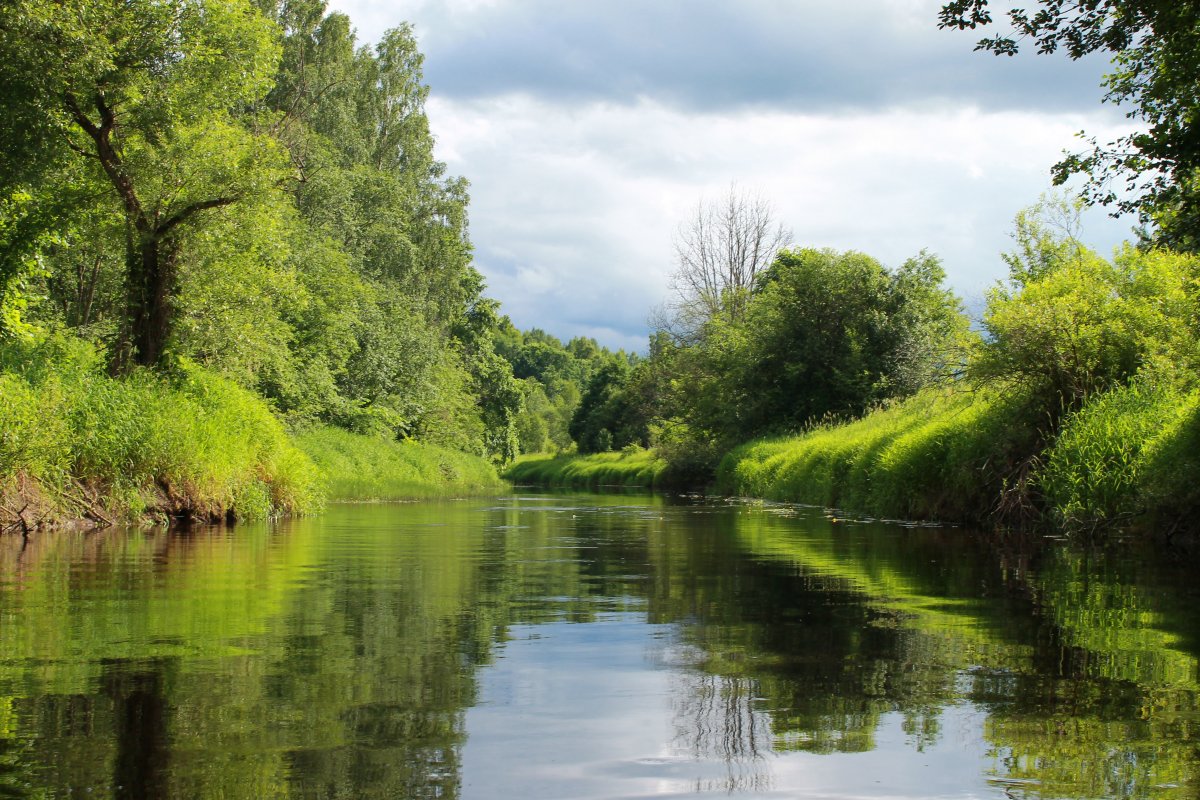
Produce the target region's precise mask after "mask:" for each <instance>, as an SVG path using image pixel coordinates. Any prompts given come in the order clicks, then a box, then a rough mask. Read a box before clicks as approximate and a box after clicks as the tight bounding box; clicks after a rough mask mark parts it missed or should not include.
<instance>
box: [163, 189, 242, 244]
mask: <svg viewBox="0 0 1200 800" xmlns="http://www.w3.org/2000/svg"><path fill="white" fill-rule="evenodd" d="M238 199H239V198H238V197H236V196H233V197H214V198H212V199H211V200H201V201H199V202H196V203H192V204H191V205H188V206H186V207H184V208H183V209H181V210H180V211H178V212H177V213H175V214H173V215H171V217H170V218H169V219H167V221H166V222H164V223H163V224H161V225H159V226H158V228H157V230H156V231H155V235H156V236H157V238H159V239H161V238H163V237H164V236H166V235H167V234H168V233H169V232H170V231H171V229H173V228H175V227H176V226H177V225H179V224H180V223H183V222H186V221H187V219H188V217H191V216H193V215H195V214H197V213H199V212H201V211H204V210H206V209H209V208H220V207H221V206H227V205H231V204H233V203H236V202H237V201H238Z"/></svg>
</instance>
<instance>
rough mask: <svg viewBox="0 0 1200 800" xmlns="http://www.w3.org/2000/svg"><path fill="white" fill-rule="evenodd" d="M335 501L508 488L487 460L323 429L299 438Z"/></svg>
mask: <svg viewBox="0 0 1200 800" xmlns="http://www.w3.org/2000/svg"><path fill="white" fill-rule="evenodd" d="M296 441H297V444H299V446H300V448H301V449H302V450H304V451H305V452H306V453H307V454H308V455H309V457H311V458H312V460H313V461H314V462H315V463H316V464H317V466H318V468H319V469H320V470H321V472H322V473H323V474H324V476H325V479H326V481H327V486H328V491H329V497H330V498H331V499H333V500H413V499H421V498H433V497H461V496H464V495H481V494H495V493H497V492H501V491H503V490H504V489H506V488H507V484H506V483H504V481H502V480H500V478H499V477H498V476H497V474H496V469H495V468H494V467H493V466H492V465H491V463H490V462H488V461H487V460H486V459H483V458H480V457H479V456H474V455H470V454H467V453H460V452H456V451H454V450H447V449H445V448H441V447H436V446H434V445H429V444H421V443H418V442H397V441H393V440H389V439H383V438H380V437H376V436H363V435H360V434H355V433H350V432H348V431H345V430H342V429H340V428H332V427H320V428H314V429H312V430H310V431H307V432H305V433H303V434H301V435H299V436H298V437H297V438H296Z"/></svg>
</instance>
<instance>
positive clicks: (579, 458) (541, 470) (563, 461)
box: [504, 448, 667, 489]
mask: <svg viewBox="0 0 1200 800" xmlns="http://www.w3.org/2000/svg"><path fill="white" fill-rule="evenodd" d="M666 469H667V462H666V461H665V460H663V459H661V458H659V457H658V456H656V455H655V454H654V452H653V451H650V450H642V449H640V448H628V449H626V450H623V451H621V452H615V453H594V454H592V455H586V456H584V455H570V456H544V455H529V456H523V457H521V458H519V459H517V461H516V462H515V463H513V464H512V465H511V466H510V467H509V468H508V469H507V470H505V472H504V477H505V478H507V479H508V480H510V481H512V482H513V483H516V484H526V485H532V486H546V487H552V488H569V489H597V488H600V487H604V486H625V487H631V488H642V489H653V488H657V487H660V486H661V485H662V484H663V480H664V475H665V472H666Z"/></svg>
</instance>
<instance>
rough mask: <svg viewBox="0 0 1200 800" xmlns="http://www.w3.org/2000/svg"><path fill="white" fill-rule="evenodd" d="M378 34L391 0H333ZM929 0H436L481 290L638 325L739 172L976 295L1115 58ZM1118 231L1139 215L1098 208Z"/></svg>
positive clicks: (579, 329)
mask: <svg viewBox="0 0 1200 800" xmlns="http://www.w3.org/2000/svg"><path fill="white" fill-rule="evenodd" d="M332 5H333V7H334V8H338V9H341V10H344V11H346V12H347V13H349V15H350V17H351V20H352V21H353V23H354V24H355V25H356V27H357V28H358V30H359V31H360V34H361V38H362V39H364V40H367V41H370V40H373V39H376V38H378V35H379V34H380V33H381V32H382V31H383V30H384V29H385V28H387V27H391V26H394V25H396V24H398V23H399V22H400V21H401V20H400V19H399V18H398V16H397V12H396V10H395V6H394V4H393V3H392V2H391V0H334V3H333V4H332ZM939 5H940V3H938V2H936V1H933V2H931V1H930V0H875V2H870V3H865V2H860V3H829V2H815V0H809V1H801V0H797V1H796V2H788V3H781V2H774V1H772V0H739V2H737V3H730V2H725V1H724V0H722V1H721V2H717V0H656V2H652V3H645V2H643V1H642V0H605V2H591V3H583V2H578V3H560V2H551V0H521V2H515V1H514V0H436V2H435V0H426V1H425V2H416V3H415V4H414V5H411V6H407V7H406V8H405V9H404V12H403V13H404V14H405V15H406V16H407V19H408V20H410V21H412V22H413V23H414V25H415V29H416V32H417V36H418V39H419V42H420V46H421V48H422V51H423V52H424V53H425V54H426V56H427V59H426V78H427V81H428V83H429V84H430V87H431V95H430V101H429V103H428V112H429V117H430V122H431V126H432V129H433V131H434V134H435V136H436V137H437V149H436V152H437V155H438V157H439V158H441V159H443V160H445V161H446V162H447V163H448V165H449V168H450V171H451V172H452V173H454V174H459V175H463V176H465V177H467V178H468V179H469V180H470V181H471V185H472V188H471V198H472V199H471V209H470V211H471V237H472V241H473V242H474V244H475V255H476V265H477V266H478V267H479V268H480V270H481V271H482V272H483V273H484V275H485V277H486V278H487V281H488V292H489V294H490V295H491V296H493V297H495V298H497V299H498V300H500V301H501V303H502V306H503V310H504V312H505V313H507V314H509V315H510V316H511V317H512V319H513V321H514V322H515V323H516V324H517V325H518V327H521V328H530V327H541V328H543V329H546V330H548V331H549V332H551V333H553V334H555V335H557V336H559V337H562V338H569V337H571V336H576V335H587V336H594V337H596V338H597V339H599V340H600V341H601V342H603V343H605V344H608V345H609V346H613V347H626V348H627V349H628V348H632V349H641V348H643V347H644V346H645V336H646V333H647V324H646V320H647V317H648V315H649V313H650V311H651V309H652V308H653V307H654V306H656V305H658V304H660V303H662V302H663V301H664V300H665V299H666V298H667V291H668V288H667V287H668V279H669V275H670V272H671V270H672V268H673V263H672V246H671V237H672V234H673V233H674V231H675V230H676V228H677V226H678V224H679V222H680V221H681V220H682V219H683V218H684V217H685V216H686V215H687V213H688V211H689V210H691V209H692V208H694V206H695V204H696V202H697V201H698V200H699V199H700V198H701V197H702V196H705V195H707V196H710V197H711V196H716V195H719V194H720V193H722V192H724V191H726V190H727V188H728V186H729V184H730V183H731V182H737V183H738V184H740V185H741V186H743V187H745V188H748V189H753V190H756V191H758V192H760V193H761V194H762V195H764V196H765V197H767V198H768V199H770V200H771V201H772V202H773V203H774V205H775V208H776V211H777V214H778V217H779V218H780V220H781V221H782V222H783V223H784V224H785V225H787V226H789V227H791V228H792V229H793V230H794V232H795V240H796V243H797V244H798V245H806V246H809V245H811V246H819V247H834V248H838V249H857V250H862V251H864V252H867V253H869V254H871V255H873V256H875V257H877V258H879V259H880V260H882V261H883V262H884V263H886V264H888V265H891V266H895V265H898V264H899V263H901V262H902V261H903V260H904V259H906V258H908V257H910V256H912V255H915V254H916V253H917V252H919V251H920V250H921V249H923V248H927V249H929V250H930V251H932V252H934V253H937V254H938V255H940V256H941V257H942V259H943V261H944V263H945V266H946V269H947V272H948V273H949V276H950V281H951V283H952V284H953V285H954V286H955V287H956V288H957V289H958V290H959V291H960V292H961V293H963V294H964V295H966V296H967V298H968V300H969V301H974V304H975V305H976V306H977V305H978V299H979V297H980V296H981V294H982V292H983V290H984V287H986V286H987V285H988V284H990V283H991V282H993V281H994V280H995V279H996V278H998V277H999V276H1000V275H1001V274H1003V269H1004V267H1003V264H1002V263H1001V262H1000V260H999V259H998V257H997V253H998V252H999V251H1001V250H1003V249H1006V248H1007V247H1008V246H1009V240H1008V238H1007V232H1008V230H1009V229H1010V222H1011V219H1012V217H1013V214H1014V213H1015V212H1016V211H1017V210H1018V209H1019V208H1021V207H1022V206H1025V205H1029V204H1031V203H1032V202H1034V201H1035V200H1036V199H1037V197H1038V195H1039V194H1040V193H1041V192H1043V191H1045V190H1046V189H1048V188H1049V174H1048V170H1049V167H1050V165H1051V164H1053V163H1054V162H1055V161H1057V160H1059V158H1061V156H1062V152H1063V151H1064V150H1070V149H1075V148H1077V147H1078V145H1079V142H1077V140H1076V139H1075V138H1074V134H1075V133H1076V132H1077V131H1079V130H1081V129H1086V130H1088V132H1089V133H1091V134H1095V135H1097V136H1098V137H1099V139H1100V140H1101V141H1109V140H1111V139H1112V138H1114V137H1115V135H1116V132H1117V131H1118V129H1120V128H1122V127H1123V126H1124V125H1125V124H1126V122H1125V120H1124V119H1123V118H1121V117H1120V116H1119V115H1117V114H1116V113H1114V110H1113V109H1110V108H1108V107H1106V106H1102V105H1101V104H1100V102H1099V96H1100V93H1099V90H1098V89H1097V83H1098V80H1099V76H1100V73H1101V72H1103V69H1104V66H1103V64H1100V63H1097V62H1096V61H1085V62H1070V61H1069V60H1068V59H1065V58H1059V57H1036V56H1029V57H1020V58H1017V59H998V58H996V57H994V56H991V55H989V54H983V53H974V52H972V51H971V48H972V46H973V43H974V40H975V38H977V34H972V33H970V32H965V33H963V32H952V31H938V30H937V27H936V14H937V9H938V7H939ZM1089 222H1090V228H1089V230H1090V231H1091V235H1092V238H1093V241H1095V242H1096V243H1097V244H1099V245H1100V247H1101V249H1107V248H1108V247H1110V246H1111V245H1112V244H1115V243H1116V242H1117V241H1119V240H1120V239H1121V238H1123V236H1124V235H1125V234H1126V233H1127V229H1128V225H1129V223H1127V222H1113V221H1112V220H1109V219H1108V218H1107V217H1105V216H1104V214H1103V212H1095V213H1092V214H1091V215H1090V217H1089Z"/></svg>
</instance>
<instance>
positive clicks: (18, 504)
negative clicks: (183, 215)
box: [0, 337, 505, 533]
mask: <svg viewBox="0 0 1200 800" xmlns="http://www.w3.org/2000/svg"><path fill="white" fill-rule="evenodd" d="M0 398H2V399H3V402H0V530H6V531H16V532H20V533H29V532H31V531H34V530H39V529H44V528H57V527H66V526H83V527H95V526H106V525H112V524H116V523H118V522H149V523H172V522H221V521H232V520H253V519H265V518H269V517H277V516H294V515H304V514H313V513H316V512H318V511H320V510H321V509H322V507H323V506H324V504H325V502H326V501H327V500H329V499H334V500H344V499H401V498H421V497H432V496H462V495H464V494H472V493H479V492H484V491H499V490H502V489H503V487H504V485H505V484H504V483H503V482H502V481H500V479H499V477H498V476H497V475H496V471H495V469H494V468H493V467H492V465H491V464H490V463H489V462H488V461H486V460H485V459H483V458H479V457H476V456H471V455H466V454H461V453H454V452H451V451H447V450H443V449H441V448H437V447H432V446H428V445H420V444H416V443H411V442H393V441H385V440H383V439H379V438H375V437H368V436H358V435H356V434H352V433H348V432H346V431H342V430H337V429H333V428H313V429H310V430H308V431H307V432H305V433H302V434H300V435H298V436H294V435H292V434H291V433H290V432H289V431H288V430H287V428H286V427H285V426H284V424H283V423H282V422H281V421H280V420H279V419H278V418H277V417H276V416H275V415H274V414H273V413H272V411H271V409H270V407H269V406H268V405H267V403H266V402H265V401H264V400H263V399H262V398H260V397H259V396H257V395H255V394H254V393H253V392H250V391H248V390H246V389H243V388H241V387H239V386H237V385H235V384H234V383H232V382H231V381H229V380H227V379H225V378H222V377H221V376H219V375H217V374H215V373H213V372H211V371H208V370H205V369H203V368H201V367H198V366H196V365H194V364H189V363H187V362H181V363H179V364H178V365H176V366H175V367H174V368H173V369H172V370H171V371H170V372H169V373H167V374H155V373H151V372H149V371H140V372H136V373H135V374H133V375H130V376H128V377H125V378H113V377H110V376H109V375H108V374H107V372H106V370H105V369H104V365H103V363H102V362H101V359H100V357H99V355H98V353H97V351H96V350H95V349H94V348H92V347H90V346H88V345H86V344H84V343H82V342H80V341H78V340H73V339H70V338H67V337H46V338H43V339H39V340H29V341H27V342H20V341H10V342H8V343H6V344H5V346H4V347H3V348H0Z"/></svg>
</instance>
